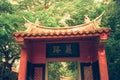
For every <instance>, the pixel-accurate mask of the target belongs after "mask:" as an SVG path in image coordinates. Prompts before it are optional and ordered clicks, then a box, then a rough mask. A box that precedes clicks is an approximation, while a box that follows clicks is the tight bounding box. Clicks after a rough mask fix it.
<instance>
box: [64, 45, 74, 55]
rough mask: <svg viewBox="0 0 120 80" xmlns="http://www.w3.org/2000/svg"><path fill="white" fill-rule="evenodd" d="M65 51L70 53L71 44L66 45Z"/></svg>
mask: <svg viewBox="0 0 120 80" xmlns="http://www.w3.org/2000/svg"><path fill="white" fill-rule="evenodd" d="M65 52H66V53H68V54H71V53H72V49H71V45H66V51H65Z"/></svg>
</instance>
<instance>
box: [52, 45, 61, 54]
mask: <svg viewBox="0 0 120 80" xmlns="http://www.w3.org/2000/svg"><path fill="white" fill-rule="evenodd" d="M60 51H61V50H60V46H53V53H60Z"/></svg>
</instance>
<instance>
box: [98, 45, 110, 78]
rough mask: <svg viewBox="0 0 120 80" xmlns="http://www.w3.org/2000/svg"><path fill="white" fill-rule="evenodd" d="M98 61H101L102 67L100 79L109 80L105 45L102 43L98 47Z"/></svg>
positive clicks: (100, 67)
mask: <svg viewBox="0 0 120 80" xmlns="http://www.w3.org/2000/svg"><path fill="white" fill-rule="evenodd" d="M98 61H99V69H100V80H109V78H108V68H107V61H106V53H105V48H104V45H100V46H99V48H98Z"/></svg>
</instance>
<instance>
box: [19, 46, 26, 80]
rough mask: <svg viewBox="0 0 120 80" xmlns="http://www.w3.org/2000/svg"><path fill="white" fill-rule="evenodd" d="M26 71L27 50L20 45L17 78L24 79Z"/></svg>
mask: <svg viewBox="0 0 120 80" xmlns="http://www.w3.org/2000/svg"><path fill="white" fill-rule="evenodd" d="M26 71H27V52H26V48H25V47H24V46H22V47H21V54H20V68H19V74H18V80H26Z"/></svg>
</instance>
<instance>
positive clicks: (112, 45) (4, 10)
mask: <svg viewBox="0 0 120 80" xmlns="http://www.w3.org/2000/svg"><path fill="white" fill-rule="evenodd" d="M16 2H18V4H16V5H14V4H11V3H9V1H8V0H0V44H1V46H0V65H3V64H4V62H3V61H2V59H3V58H4V59H6V60H8V59H9V60H13V59H15V57H16V58H17V57H19V47H18V45H17V44H16V42H15V40H14V39H13V37H12V34H13V33H14V32H16V31H20V30H24V23H25V22H24V19H23V16H24V17H25V18H27V19H28V20H29V21H31V22H33V23H34V22H35V20H36V19H37V18H38V19H39V20H40V24H41V25H43V26H47V27H63V26H61V24H60V23H59V21H60V20H62V19H63V18H64V15H65V14H69V15H70V18H71V19H68V20H67V19H66V20H65V21H64V22H65V23H66V24H67V25H68V26H73V25H79V24H83V23H84V15H88V16H89V17H90V19H91V20H93V19H94V18H96V17H97V16H98V15H100V14H101V13H102V12H103V11H105V14H104V15H103V19H102V24H101V26H106V27H111V29H112V32H111V35H110V36H109V39H108V41H107V44H106V52H107V59H108V66H109V75H110V80H119V76H118V75H119V74H118V73H120V71H119V67H120V66H119V65H120V54H119V53H120V15H119V14H120V13H119V12H120V8H119V7H120V0H110V3H109V4H106V3H95V2H94V0H16ZM5 56H6V57H5ZM12 56H15V57H14V58H13V57H12ZM7 64H8V63H7ZM55 65H56V68H54V69H52V68H51V71H50V72H51V73H52V75H53V76H56V77H58V78H59V77H60V76H59V75H58V74H54V73H53V72H52V70H53V71H54V72H55V71H57V69H59V68H60V66H62V65H61V64H55ZM73 66H74V65H72V64H70V66H69V69H72V68H74V67H73ZM6 67H9V66H8V65H6ZM60 70H61V69H60ZM72 70H73V69H72ZM62 71H64V70H61V71H59V70H58V73H62ZM72 72H73V71H72ZM0 73H1V71H0ZM73 73H74V72H73ZM64 75H65V74H64ZM113 75H114V76H113ZM56 79H57V78H56ZM12 80H13V79H12ZM51 80H54V79H53V78H51Z"/></svg>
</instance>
